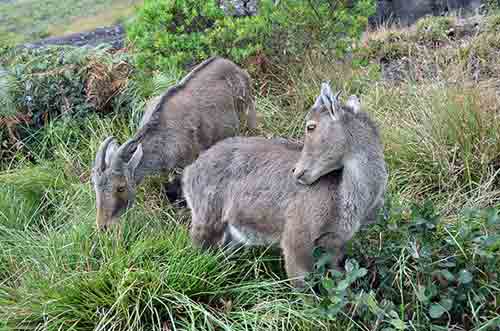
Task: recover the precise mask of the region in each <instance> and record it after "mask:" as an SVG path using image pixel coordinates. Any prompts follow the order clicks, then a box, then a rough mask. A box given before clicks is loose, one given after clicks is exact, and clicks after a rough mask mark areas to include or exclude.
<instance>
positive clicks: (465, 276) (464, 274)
mask: <svg viewBox="0 0 500 331" xmlns="http://www.w3.org/2000/svg"><path fill="white" fill-rule="evenodd" d="M472 279H473V277H472V274H471V273H470V272H469V271H468V270H466V269H463V270H460V272H459V273H458V281H459V282H460V284H469V283H470V282H472Z"/></svg>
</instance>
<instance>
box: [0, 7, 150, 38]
mask: <svg viewBox="0 0 500 331" xmlns="http://www.w3.org/2000/svg"><path fill="white" fill-rule="evenodd" d="M140 3H141V1H140V0H83V1H73V2H66V1H56V0H47V1H38V0H14V1H6V2H0V12H1V13H2V15H1V16H0V39H2V42H6V43H11V44H19V43H22V42H30V41H35V40H37V39H39V38H43V37H48V36H58V35H62V34H66V33H71V32H82V31H86V30H92V29H94V28H96V27H100V26H107V25H111V24H114V23H116V22H118V21H120V20H122V19H123V18H125V17H128V16H129V15H130V14H131V13H132V9H131V8H133V6H134V5H137V4H140Z"/></svg>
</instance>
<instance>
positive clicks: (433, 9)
mask: <svg viewBox="0 0 500 331" xmlns="http://www.w3.org/2000/svg"><path fill="white" fill-rule="evenodd" d="M479 7H481V0H378V1H377V12H376V14H375V16H374V17H372V19H371V22H372V23H379V24H380V23H384V22H395V23H400V24H402V25H410V24H413V23H415V22H416V21H417V20H418V19H419V18H422V17H424V16H426V15H433V16H439V15H445V14H447V13H449V12H460V11H474V10H477V9H479Z"/></svg>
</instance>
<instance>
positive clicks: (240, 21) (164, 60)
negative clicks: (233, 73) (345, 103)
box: [128, 0, 374, 70]
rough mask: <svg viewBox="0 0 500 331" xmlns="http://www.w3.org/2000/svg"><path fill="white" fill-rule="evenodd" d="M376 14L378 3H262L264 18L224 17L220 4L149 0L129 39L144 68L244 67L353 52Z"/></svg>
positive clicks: (287, 0) (265, 0) (362, 0)
mask: <svg viewBox="0 0 500 331" xmlns="http://www.w3.org/2000/svg"><path fill="white" fill-rule="evenodd" d="M373 12H374V2H373V1H372V0H358V1H355V2H354V5H352V6H349V5H348V4H347V2H346V1H325V0H316V1H305V0H295V1H293V0H285V1H280V2H279V3H278V4H277V5H274V4H273V3H272V1H271V0H263V1H261V4H260V8H259V14H258V15H256V16H251V17H243V18H237V17H232V16H224V13H223V11H222V9H221V8H219V7H218V5H217V2H216V1H215V0H209V1H205V2H202V1H198V0H146V1H145V3H144V6H143V7H142V8H141V9H140V11H139V13H138V15H137V18H136V20H134V21H133V22H132V23H131V24H130V26H129V27H128V38H129V40H130V41H131V42H132V44H133V45H134V46H135V48H136V50H137V53H138V54H137V56H136V61H137V64H138V66H139V67H140V68H146V69H158V68H159V69H162V70H168V69H171V68H176V67H179V66H180V67H184V66H189V65H190V64H193V63H196V62H200V61H201V60H204V59H205V58H206V57H208V56H209V55H214V54H218V55H221V56H225V57H229V58H231V59H233V60H234V61H236V62H242V61H243V60H245V59H246V58H248V57H249V56H250V55H254V54H257V53H259V52H264V53H265V54H267V55H278V54H280V55H282V54H289V55H292V56H296V55H301V54H303V53H304V52H305V51H307V50H308V48H310V47H313V46H314V47H318V46H319V47H321V48H322V50H323V51H329V50H335V51H337V52H342V51H345V50H348V49H349V47H350V45H351V42H352V40H353V39H356V38H358V37H359V35H360V34H361V32H362V30H363V28H364V27H365V26H366V24H367V22H368V16H369V15H370V14H372V13H373Z"/></svg>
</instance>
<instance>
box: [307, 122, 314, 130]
mask: <svg viewBox="0 0 500 331" xmlns="http://www.w3.org/2000/svg"><path fill="white" fill-rule="evenodd" d="M314 129H316V124H314V123H311V124H307V126H306V130H307V132H313V131H314Z"/></svg>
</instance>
